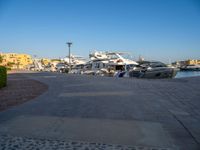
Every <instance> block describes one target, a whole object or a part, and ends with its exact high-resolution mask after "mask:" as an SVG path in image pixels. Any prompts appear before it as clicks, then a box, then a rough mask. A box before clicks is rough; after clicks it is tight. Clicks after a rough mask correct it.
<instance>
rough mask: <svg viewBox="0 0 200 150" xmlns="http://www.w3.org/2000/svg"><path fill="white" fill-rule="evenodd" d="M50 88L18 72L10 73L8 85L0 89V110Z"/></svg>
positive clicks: (27, 99)
mask: <svg viewBox="0 0 200 150" xmlns="http://www.w3.org/2000/svg"><path fill="white" fill-rule="evenodd" d="M47 89H48V86H47V85H45V84H43V83H41V82H39V81H36V80H32V79H28V78H26V77H24V76H22V75H20V74H18V73H16V74H15V73H11V74H9V75H8V83H7V86H6V87H4V88H2V89H0V111H2V110H5V109H7V108H10V107H12V106H15V105H19V104H22V103H24V102H26V101H29V100H31V99H33V98H35V97H37V96H39V95H41V94H42V93H44V92H45V91H46V90H47Z"/></svg>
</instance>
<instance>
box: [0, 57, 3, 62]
mask: <svg viewBox="0 0 200 150" xmlns="http://www.w3.org/2000/svg"><path fill="white" fill-rule="evenodd" d="M2 62H3V56H1V55H0V64H1V63H2Z"/></svg>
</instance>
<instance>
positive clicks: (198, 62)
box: [186, 59, 200, 65]
mask: <svg viewBox="0 0 200 150" xmlns="http://www.w3.org/2000/svg"><path fill="white" fill-rule="evenodd" d="M186 65H200V60H195V59H189V60H186Z"/></svg>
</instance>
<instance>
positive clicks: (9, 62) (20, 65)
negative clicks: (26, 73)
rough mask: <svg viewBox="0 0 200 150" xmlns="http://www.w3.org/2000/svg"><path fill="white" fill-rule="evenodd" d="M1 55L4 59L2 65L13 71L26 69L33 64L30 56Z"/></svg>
mask: <svg viewBox="0 0 200 150" xmlns="http://www.w3.org/2000/svg"><path fill="white" fill-rule="evenodd" d="M0 55H1V56H2V57H3V61H2V63H1V65H3V66H7V67H10V68H11V69H26V68H27V66H28V65H30V64H32V63H33V61H32V58H31V56H30V55H28V54H17V53H0Z"/></svg>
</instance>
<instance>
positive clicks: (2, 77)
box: [0, 66, 7, 88]
mask: <svg viewBox="0 0 200 150" xmlns="http://www.w3.org/2000/svg"><path fill="white" fill-rule="evenodd" d="M6 84H7V69H6V67H3V66H0V88H2V87H4V86H6Z"/></svg>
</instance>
